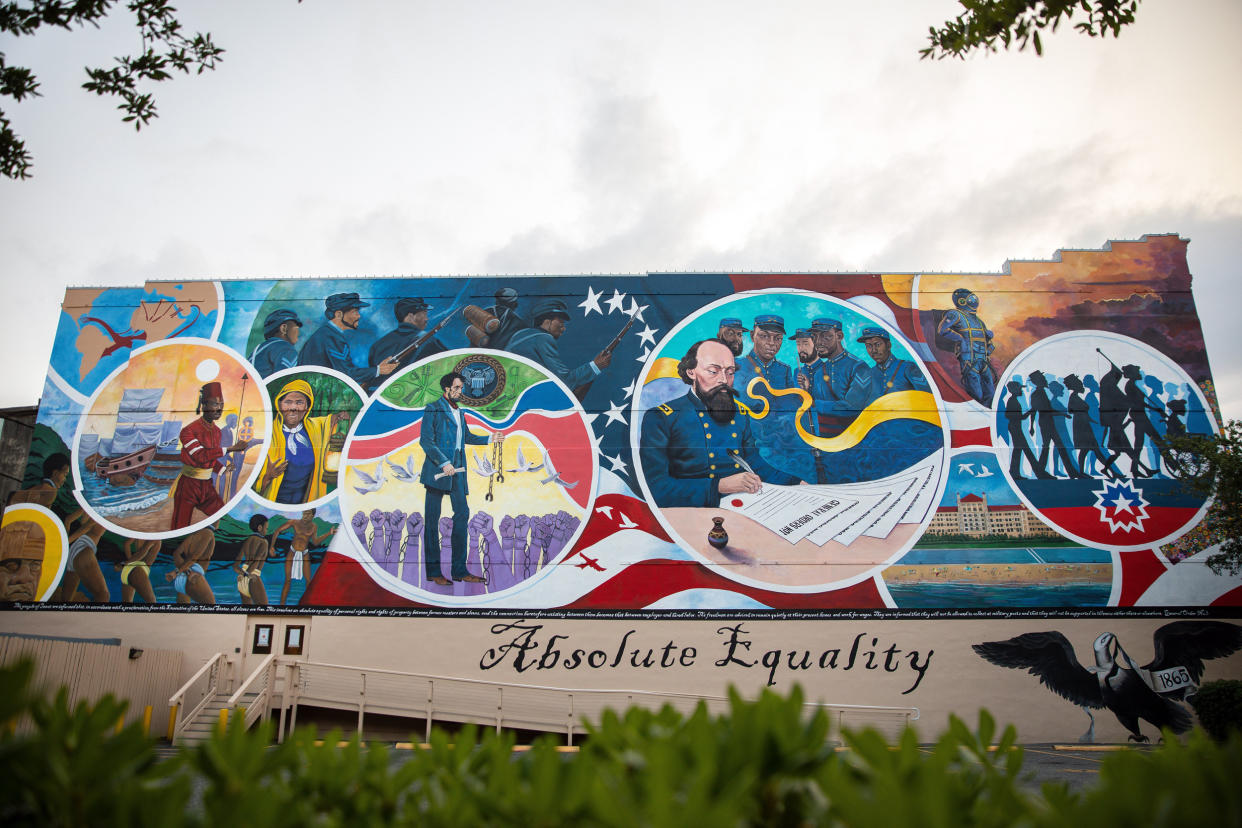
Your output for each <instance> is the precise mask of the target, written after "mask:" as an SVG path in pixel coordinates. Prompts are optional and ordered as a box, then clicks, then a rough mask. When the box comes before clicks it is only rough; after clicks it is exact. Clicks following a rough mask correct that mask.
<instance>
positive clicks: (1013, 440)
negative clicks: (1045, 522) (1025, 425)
mask: <svg viewBox="0 0 1242 828" xmlns="http://www.w3.org/2000/svg"><path fill="white" fill-rule="evenodd" d="M1005 390H1007V391H1008V392H1009V396H1008V397H1007V398H1006V399H1005V429H1006V431H1007V432H1008V434H1009V446H1010V453H1009V476H1010V477H1012V478H1013V479H1015V480H1018V479H1020V478H1022V458H1023V457H1025V458H1026V459H1027V462H1028V463H1030V464H1031V471H1032V472H1034V474H1035V476H1036V477H1037V478H1039V479H1040V480H1051V479H1052V475H1050V474H1048V472H1046V471H1044V468H1043V466H1040V465H1039V464H1038V463H1036V462H1035V453H1034V452H1033V451H1031V447H1030V446H1029V445H1028V444H1027V442H1026V433H1025V432H1024V431H1023V430H1022V421H1023V420H1025V419H1026V418H1027V417H1032V416H1034V412H1032V411H1024V410H1023V409H1022V390H1023V385H1022V383H1021V382H1019V381H1017V380H1012V381H1010V382H1008V383H1006V384H1005Z"/></svg>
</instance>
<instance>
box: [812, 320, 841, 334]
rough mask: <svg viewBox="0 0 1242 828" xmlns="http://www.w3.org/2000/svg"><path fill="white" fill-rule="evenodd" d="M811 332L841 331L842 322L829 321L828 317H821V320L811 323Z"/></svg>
mask: <svg viewBox="0 0 1242 828" xmlns="http://www.w3.org/2000/svg"><path fill="white" fill-rule="evenodd" d="M811 330H812V331H832V330H836V331H839V330H841V320H840V319H829V318H828V317H826V316H821V317H820V318H819V319H816V320H815V321H814V322H812V323H811Z"/></svg>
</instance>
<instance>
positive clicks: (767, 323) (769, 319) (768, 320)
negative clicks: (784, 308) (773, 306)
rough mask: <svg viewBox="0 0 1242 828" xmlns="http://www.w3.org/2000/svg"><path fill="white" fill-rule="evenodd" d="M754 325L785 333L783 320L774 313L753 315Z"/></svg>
mask: <svg viewBox="0 0 1242 828" xmlns="http://www.w3.org/2000/svg"><path fill="white" fill-rule="evenodd" d="M755 327H756V328H763V329H764V330H765V331H780V332H781V333H785V320H784V319H782V318H781V317H779V316H777V315H776V314H774V313H764V314H760V315H759V316H756V317H755Z"/></svg>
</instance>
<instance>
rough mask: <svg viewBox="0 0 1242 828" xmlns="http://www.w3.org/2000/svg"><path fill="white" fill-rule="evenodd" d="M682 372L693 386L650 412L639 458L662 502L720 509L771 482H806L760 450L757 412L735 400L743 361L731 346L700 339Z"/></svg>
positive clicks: (682, 364) (679, 368) (681, 366)
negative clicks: (724, 500) (754, 427)
mask: <svg viewBox="0 0 1242 828" xmlns="http://www.w3.org/2000/svg"><path fill="white" fill-rule="evenodd" d="M677 373H678V375H679V376H680V377H681V379H682V382H684V383H686V384H687V385H689V386H690V390H689V392H687V393H686V394H685V395H684V396H682V397H678V398H676V399H674V400H671V401H669V402H668V403H665V404H664V405H659V406H656V407H655V408H652V409H650V410H648V411H647V412H646V414H645V415H644V416H643V425H642V435H641V438H640V448H639V459H640V461H641V462H642V466H643V474H644V476H645V477H646V480H647V486H648V488H649V489H650V490H651V495H652V497H653V498H654V499H655V502H656V504H657V505H658V506H661V507H673V506H706V507H713V508H714V507H716V506H719V505H720V499H721V497H722V496H724V495H729V494H738V493H740V492H752V493H754V492H758V491H759V488H760V487H761V486H762V485H763V483H764V482H768V483H776V484H778V485H793V484H796V483H799V482H801V481H799V479H798V478H797V477H794V476H793V475H791V474H787V473H785V472H782V471H780V470H779V469H777V468H775V467H774V466H772V465H771V464H770V463H768V462H767V461H766V460H764V459H763V457H761V456H760V454H759V448H758V446H757V445H756V444H755V438H754V435H753V433H752V431H751V424H750V418H749V417H747V416H746V415H745V414H743V413H742V412H741V411H740V410H739V409H738V407H737V403H736V402H734V399H733V398H734V391H733V387H732V382H733V377H734V374H735V373H737V364H736V362H735V360H734V357H733V353H732V351H731V350H730V349H729V346H728V345H726V344H725V343H723V342H721V341H720V340H717V339H705V340H703V341H701V342H696V343H695V344H694V345H692V346H691V347H690V350H689V351H688V352H687V353H686V355H685V357H683V358H682V360H681V362H680V363H678V366H677ZM739 458H740V459H739ZM747 466H749V467H750V469H752V470H753V471H751V470H747Z"/></svg>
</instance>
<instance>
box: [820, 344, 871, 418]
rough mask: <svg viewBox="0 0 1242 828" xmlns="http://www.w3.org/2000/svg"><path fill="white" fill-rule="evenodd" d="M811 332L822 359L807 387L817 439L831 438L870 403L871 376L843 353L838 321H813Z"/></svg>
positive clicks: (856, 360)
mask: <svg viewBox="0 0 1242 828" xmlns="http://www.w3.org/2000/svg"><path fill="white" fill-rule="evenodd" d="M811 330H812V332H813V333H814V334H815V347H816V351H817V353H819V354H820V356H821V357H822V359H821V361H820V363H819V365H818V366H816V369H815V376H814V378H813V381H812V383H811V399H812V405H813V410H814V411H815V413H816V414H817V415H818V417H819V435H820V436H821V437H835V436H837V435H838V434H840V433H841V432H842V431H844V430H845V429H846V427H847V426H849V424H850V423H852V422H854V420H855V418H857V417H858V415H859V413H860V412H861V411H862V410H863V409H864V408H866V407H867V405H868V404H869V403H870V402H871V400H872V386H873V383H872V372H871V369H870V368H868V367H867V366H866V365H865V364H864V363H863V361H862V360H861V359H859V358H858V357H856V356H854V355H853V354H851V353H850V352H849V351H847V350H845V346H844V345H842V342H843V341H844V339H845V333H844V331H843V330H842V328H841V321H840V320H839V319H816V320H815V322H814V323H813V324H812V325H811Z"/></svg>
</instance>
